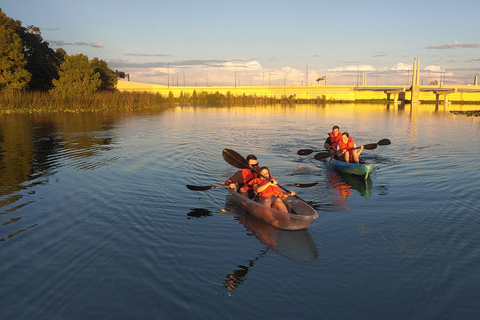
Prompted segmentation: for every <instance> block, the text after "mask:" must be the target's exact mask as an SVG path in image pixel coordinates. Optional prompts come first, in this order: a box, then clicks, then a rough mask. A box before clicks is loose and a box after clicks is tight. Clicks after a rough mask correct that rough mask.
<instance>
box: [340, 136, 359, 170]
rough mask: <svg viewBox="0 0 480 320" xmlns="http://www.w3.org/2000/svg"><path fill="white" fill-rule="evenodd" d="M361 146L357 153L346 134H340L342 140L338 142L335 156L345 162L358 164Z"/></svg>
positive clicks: (355, 147) (352, 142)
mask: <svg viewBox="0 0 480 320" xmlns="http://www.w3.org/2000/svg"><path fill="white" fill-rule="evenodd" d="M362 151H363V146H360V149H359V150H358V151H357V145H356V144H355V141H354V140H353V138H352V137H350V135H349V134H348V132H344V133H343V134H342V140H340V141H338V145H337V152H336V155H338V156H339V157H340V159H342V160H343V161H345V162H351V163H360V154H361V153H362Z"/></svg>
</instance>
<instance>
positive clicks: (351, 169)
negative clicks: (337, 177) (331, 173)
mask: <svg viewBox="0 0 480 320" xmlns="http://www.w3.org/2000/svg"><path fill="white" fill-rule="evenodd" d="M328 165H329V166H330V167H332V168H333V169H334V170H336V171H338V172H343V173H348V174H353V175H357V176H361V177H363V178H364V179H367V178H368V175H369V174H370V172H371V171H372V170H373V166H372V165H371V164H368V163H360V164H357V163H348V162H345V161H340V160H337V159H334V158H330V160H329V161H328Z"/></svg>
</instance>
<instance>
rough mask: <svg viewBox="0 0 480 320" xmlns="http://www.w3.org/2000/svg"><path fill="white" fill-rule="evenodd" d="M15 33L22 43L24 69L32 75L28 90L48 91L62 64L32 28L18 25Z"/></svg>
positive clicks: (34, 28) (35, 28) (38, 33)
mask: <svg viewBox="0 0 480 320" xmlns="http://www.w3.org/2000/svg"><path fill="white" fill-rule="evenodd" d="M16 33H17V34H18V35H19V36H20V38H21V39H22V43H23V53H24V55H25V59H26V60H27V64H26V66H25V68H26V69H27V71H28V72H30V73H31V74H32V78H31V80H30V83H29V84H28V88H29V89H30V90H39V91H48V90H50V89H52V88H53V83H52V81H53V79H58V69H59V67H60V64H61V62H62V60H61V59H59V57H58V55H56V54H55V51H53V49H51V48H50V47H49V46H48V42H45V41H44V40H43V38H42V35H41V33H40V29H39V28H38V27H34V26H28V27H27V28H24V27H22V26H21V25H19V26H18V27H17V28H16Z"/></svg>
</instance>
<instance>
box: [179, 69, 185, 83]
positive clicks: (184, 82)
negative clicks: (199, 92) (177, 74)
mask: <svg viewBox="0 0 480 320" xmlns="http://www.w3.org/2000/svg"><path fill="white" fill-rule="evenodd" d="M180 71H182V73H183V86H184V87H185V72H183V70H180Z"/></svg>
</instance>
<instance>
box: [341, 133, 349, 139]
mask: <svg viewBox="0 0 480 320" xmlns="http://www.w3.org/2000/svg"><path fill="white" fill-rule="evenodd" d="M343 135H345V136H347V138H350V135H349V134H348V132H344V133H343V134H342V136H343Z"/></svg>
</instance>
